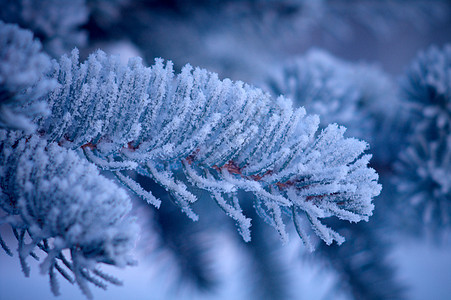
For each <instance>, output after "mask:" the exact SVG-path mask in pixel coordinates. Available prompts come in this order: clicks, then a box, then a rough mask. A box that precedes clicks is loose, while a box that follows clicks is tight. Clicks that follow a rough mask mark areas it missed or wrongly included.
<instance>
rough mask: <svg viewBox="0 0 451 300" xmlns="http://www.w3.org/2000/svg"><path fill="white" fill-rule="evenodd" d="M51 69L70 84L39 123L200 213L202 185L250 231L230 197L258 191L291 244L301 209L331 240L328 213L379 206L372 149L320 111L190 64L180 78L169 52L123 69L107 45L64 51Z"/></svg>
mask: <svg viewBox="0 0 451 300" xmlns="http://www.w3.org/2000/svg"><path fill="white" fill-rule="evenodd" d="M91 74H92V75H91ZM52 76H53V77H54V78H55V79H57V80H58V81H59V83H60V86H59V87H58V88H57V89H55V90H54V92H53V93H52V94H51V95H50V96H49V97H48V99H47V100H48V103H49V105H50V107H51V110H52V117H51V118H48V119H42V120H41V121H40V122H39V126H40V130H41V131H42V132H44V133H45V134H44V135H45V136H46V137H48V138H50V139H51V140H54V141H56V142H58V143H60V144H61V145H63V146H64V147H68V148H72V149H77V148H80V147H84V149H85V150H86V151H85V152H86V153H87V155H88V156H89V159H90V160H91V161H93V162H94V163H96V164H97V165H98V166H99V167H102V168H106V169H111V170H113V169H114V168H113V167H114V165H113V162H118V163H119V165H118V166H119V167H120V166H122V165H121V164H124V162H129V161H130V162H134V163H136V164H137V167H136V170H137V171H138V172H140V174H143V175H145V176H148V177H151V178H153V179H154V180H155V181H156V182H157V183H159V184H160V185H161V186H163V187H164V188H165V189H166V190H167V191H168V192H169V193H170V194H171V195H172V196H173V197H174V198H175V200H176V202H177V203H178V204H179V205H180V207H181V208H182V210H183V211H184V212H185V213H186V214H187V215H188V216H189V217H190V218H192V219H193V220H197V218H198V216H197V215H196V214H195V213H194V212H193V210H192V208H191V204H192V203H193V202H195V201H196V200H197V197H196V195H195V194H193V193H192V192H191V191H192V190H193V186H196V187H197V188H200V189H204V190H207V191H209V192H210V193H211V194H214V193H215V195H216V196H217V197H216V198H217V201H218V204H219V206H221V207H222V208H223V209H224V210H226V212H227V213H228V214H230V215H231V216H232V217H233V218H234V219H235V220H236V221H237V223H238V226H239V228H240V231H241V234H242V235H243V237H244V238H245V239H247V237H248V233H247V232H248V226H247V225H246V224H247V223H246V222H247V221H246V220H247V218H245V217H244V216H242V215H241V213H240V212H241V208H240V207H239V203H238V201H236V203H235V202H234V204H233V205H232V204H230V203H229V202H227V201H229V200H230V199H233V198H234V197H235V196H234V195H235V193H236V192H237V191H238V190H244V191H248V192H251V193H253V194H254V195H256V198H257V200H256V201H258V202H259V203H257V205H256V206H257V207H260V210H261V211H260V212H261V214H262V215H266V216H268V221H269V222H270V223H271V224H273V225H274V226H275V227H276V229H277V230H278V232H279V233H280V234H281V237H282V239H284V240H286V239H287V234H286V230H285V224H284V222H283V218H284V214H286V213H288V214H289V215H290V216H291V213H290V212H291V211H292V209H295V211H296V212H302V211H303V212H306V213H307V211H308V214H310V215H312V216H314V218H313V220H314V222H315V224H316V225H314V224H313V223H311V226H313V228H316V231H317V232H318V233H321V236H322V237H323V238H324V239H326V241H327V242H329V241H330V239H331V238H330V237H335V236H336V235H334V234H333V233H329V234H325V233H324V232H325V229H324V228H323V227H321V226H319V225H318V223H320V220H319V219H318V218H323V217H329V216H334V215H335V216H338V217H340V218H344V219H348V220H350V221H353V222H355V221H360V220H366V219H367V218H368V216H370V215H371V213H372V209H373V205H372V203H371V201H372V199H373V198H374V197H375V196H377V195H378V194H379V192H380V185H379V184H378V183H377V179H378V178H377V174H376V173H375V172H374V170H373V169H370V168H368V167H367V164H368V160H367V158H366V157H365V156H363V155H362V153H363V152H364V151H365V150H366V148H367V145H366V143H364V142H361V141H358V140H355V139H347V138H344V137H343V134H344V131H345V129H344V128H342V127H338V126H337V125H331V126H330V127H328V128H327V129H325V130H324V131H323V132H322V133H320V134H318V133H317V130H318V124H319V118H318V117H317V116H310V115H307V114H306V111H305V109H304V108H299V109H293V106H292V102H291V101H290V100H287V99H284V98H283V97H279V98H278V99H277V100H275V99H272V98H271V97H270V95H269V94H266V93H264V92H262V91H261V90H259V89H256V88H254V87H252V86H249V85H246V84H244V83H242V82H232V81H230V80H228V79H225V80H223V81H221V80H219V79H218V77H217V74H214V73H210V72H207V71H205V70H202V69H199V68H192V67H191V66H189V65H187V66H185V67H184V68H183V69H182V71H181V73H180V74H174V71H173V66H172V63H171V62H167V63H166V64H164V62H163V60H161V59H157V60H156V62H155V64H154V65H153V66H151V67H149V68H146V67H144V66H143V65H142V64H141V61H140V60H137V59H135V60H132V61H131V62H130V63H129V64H128V65H127V66H123V65H120V64H119V63H118V61H117V58H114V57H108V56H107V55H105V53H103V52H101V51H98V52H95V53H94V54H92V55H91V56H89V58H88V59H87V61H85V62H83V63H80V62H79V59H78V52H77V51H73V52H72V55H71V56H70V57H66V56H63V57H62V58H61V59H60V62H59V64H56V65H55V68H54V70H53V73H52ZM75 87H76V88H75ZM69 92H70V93H72V94H69ZM88 107H91V108H93V109H94V110H95V113H92V109H91V110H90V109H88ZM94 125H95V126H94ZM91 128H94V129H91ZM96 158H98V159H99V160H96ZM104 162H108V164H110V165H108V164H105V163H104ZM127 164H128V165H127ZM125 165H126V166H127V167H133V166H134V164H132V163H125ZM118 166H116V167H118ZM127 185H128V186H129V187H131V188H132V189H135V190H136V187H139V186H136V185H133V184H132V183H131V182H129V184H127ZM137 191H138V193H139V191H140V190H139V189H137ZM152 201H154V199H152ZM227 205H230V206H227ZM246 228H247V229H246ZM318 228H320V229H321V230H319V229H318ZM299 232H301V231H299ZM300 234H301V233H300ZM335 240H338V241H341V240H340V239H339V238H336V239H335Z"/></svg>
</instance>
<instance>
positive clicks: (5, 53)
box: [0, 21, 55, 132]
mask: <svg viewBox="0 0 451 300" xmlns="http://www.w3.org/2000/svg"><path fill="white" fill-rule="evenodd" d="M50 67H51V62H50V58H49V57H48V56H47V55H46V54H45V53H43V52H41V44H40V43H39V42H38V41H35V40H33V34H32V33H31V32H29V31H28V30H23V29H20V28H19V27H18V26H17V25H11V24H5V23H3V22H2V21H0V128H12V129H21V130H26V131H28V132H32V131H33V130H35V126H36V125H34V124H32V123H31V118H32V117H34V116H36V115H40V114H45V113H47V112H48V110H47V107H46V105H45V103H43V102H40V101H38V99H39V98H40V97H42V96H44V95H46V94H48V92H50V91H51V90H52V89H53V88H54V87H55V81H54V80H52V79H48V78H42V77H43V75H44V73H45V72H47V71H48V70H50Z"/></svg>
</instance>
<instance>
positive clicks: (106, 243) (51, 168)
mask: <svg viewBox="0 0 451 300" xmlns="http://www.w3.org/2000/svg"><path fill="white" fill-rule="evenodd" d="M0 136H1V144H0V149H1V153H2V155H0V174H1V176H0V188H1V191H2V194H1V197H0V207H1V209H2V211H3V212H4V213H6V216H5V217H1V218H0V223H8V224H10V226H11V227H12V228H13V229H14V230H15V232H16V233H17V235H16V237H17V239H18V242H19V249H18V252H19V258H20V261H21V264H22V267H23V270H24V272H25V274H26V275H28V274H29V268H28V266H27V263H26V258H27V257H28V256H29V255H32V256H34V253H33V251H35V250H37V249H41V250H42V251H44V252H45V253H46V254H47V256H46V258H45V259H44V261H43V262H42V263H41V266H40V269H41V272H42V273H46V274H49V276H50V281H51V286H52V291H53V292H54V293H56V294H57V293H58V289H57V283H56V278H55V270H56V271H58V272H59V273H61V275H62V276H63V277H65V278H66V279H68V280H69V281H71V282H73V278H72V276H71V275H69V273H71V274H73V276H75V281H76V282H77V283H78V285H79V286H80V288H81V289H82V291H83V292H84V293H85V294H86V296H88V298H89V296H90V292H89V289H88V287H87V283H88V282H92V283H94V284H95V283H96V282H97V283H98V284H104V283H103V281H102V278H96V277H95V276H94V275H93V274H91V273H92V272H94V271H95V268H96V267H97V265H98V263H107V264H110V265H115V266H119V267H124V266H126V265H129V264H132V263H133V260H132V258H131V253H130V252H131V250H132V248H133V247H134V244H135V241H136V238H137V230H138V228H137V224H136V223H135V222H134V219H133V218H131V217H130V216H129V215H128V214H129V212H130V210H131V201H130V199H129V197H128V196H127V194H126V192H125V191H124V190H123V189H121V188H119V187H118V186H116V185H115V184H114V183H113V182H112V181H110V180H108V179H107V178H105V177H103V176H101V175H100V174H99V171H98V169H97V168H96V166H95V165H93V164H91V163H89V162H88V161H86V160H85V159H82V158H80V157H79V156H78V154H77V153H76V152H75V151H72V150H68V149H65V148H63V147H60V146H59V145H57V144H56V143H47V142H46V141H45V140H43V139H41V138H40V137H39V136H36V135H32V136H26V137H22V136H21V135H19V134H18V133H16V132H13V131H12V132H9V133H7V134H6V133H5V131H3V130H2V131H1V134H0ZM16 217H17V218H16ZM27 237H29V238H27ZM27 240H28V241H27ZM63 250H69V251H70V259H69V258H68V257H66V256H65V255H64V254H63V252H62V251H63ZM61 264H63V265H64V268H61ZM82 273H83V274H82ZM94 274H95V273H94ZM93 276H94V277H93Z"/></svg>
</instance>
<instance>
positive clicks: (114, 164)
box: [83, 147, 138, 171]
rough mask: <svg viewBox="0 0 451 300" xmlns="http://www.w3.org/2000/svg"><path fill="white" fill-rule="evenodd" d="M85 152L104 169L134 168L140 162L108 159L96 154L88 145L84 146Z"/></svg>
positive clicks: (90, 159) (88, 157) (94, 162)
mask: <svg viewBox="0 0 451 300" xmlns="http://www.w3.org/2000/svg"><path fill="white" fill-rule="evenodd" d="M83 152H84V154H85V155H86V158H87V159H88V160H89V161H90V162H92V163H93V164H95V165H96V166H98V167H99V168H101V169H103V170H110V171H116V170H117V171H120V170H132V169H136V168H137V167H138V163H136V162H134V161H111V162H110V161H106V160H104V159H102V158H100V157H98V156H95V155H94V154H93V153H92V151H91V150H89V148H88V147H84V148H83Z"/></svg>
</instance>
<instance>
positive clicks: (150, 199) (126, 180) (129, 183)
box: [114, 172, 161, 208]
mask: <svg viewBox="0 0 451 300" xmlns="http://www.w3.org/2000/svg"><path fill="white" fill-rule="evenodd" d="M114 174H116V176H117V178H119V180H120V181H121V182H122V183H123V184H124V185H125V186H126V187H128V188H129V189H131V190H132V191H133V192H134V193H135V194H136V195H138V196H140V197H142V198H143V199H145V200H146V201H147V203H149V204H152V205H153V206H155V207H156V208H160V205H161V200H160V199H157V198H155V196H154V195H152V193H151V192H148V191H145V190H144V189H143V188H142V187H141V186H140V185H139V184H138V183H137V182H136V181H134V180H133V179H131V178H130V177H128V176H125V175H123V174H122V173H121V172H115V173H114Z"/></svg>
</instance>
